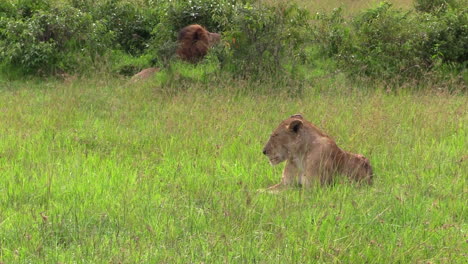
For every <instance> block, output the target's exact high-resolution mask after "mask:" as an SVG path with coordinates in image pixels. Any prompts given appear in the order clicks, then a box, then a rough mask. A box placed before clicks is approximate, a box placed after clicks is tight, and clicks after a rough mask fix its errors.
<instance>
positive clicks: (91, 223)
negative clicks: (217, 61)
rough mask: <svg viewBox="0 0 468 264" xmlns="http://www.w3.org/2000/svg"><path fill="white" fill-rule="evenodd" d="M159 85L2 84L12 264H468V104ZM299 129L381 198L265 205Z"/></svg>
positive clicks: (272, 198) (366, 195)
mask: <svg viewBox="0 0 468 264" xmlns="http://www.w3.org/2000/svg"><path fill="white" fill-rule="evenodd" d="M191 74H193V72H192V73H191ZM165 78H167V77H165ZM158 81H161V80H158ZM156 83H157V82H151V81H150V82H147V83H138V84H135V85H130V84H128V83H127V81H125V80H123V81H122V80H116V79H108V78H100V79H94V80H81V81H80V80H78V81H75V82H71V83H62V82H57V81H46V82H34V81H21V82H1V84H0V262H2V263H72V262H77V263H220V262H226V263H255V262H257V263H310V262H327V263H328V262H345V263H365V262H367V263H428V262H430V263H464V261H465V260H466V252H467V249H468V248H467V243H466V241H465V240H466V236H467V233H466V230H467V228H468V226H467V222H468V221H467V220H468V215H467V207H466V206H467V205H466V199H467V191H468V190H467V186H468V182H467V172H468V167H467V164H468V163H467V162H468V160H467V155H468V153H467V152H466V150H467V149H468V142H467V140H466V139H467V138H468V135H467V131H468V109H467V105H468V99H467V97H466V95H464V94H460V95H456V94H455V95H450V94H447V93H444V92H426V93H424V94H423V93H419V92H401V93H398V92H392V93H387V92H385V91H384V90H383V89H376V90H374V91H369V92H365V91H362V90H361V92H357V91H356V90H353V89H352V88H346V87H344V86H347V85H348V84H343V83H342V82H339V81H336V82H331V81H329V80H327V81H324V82H322V83H320V84H317V85H320V86H316V87H311V86H306V87H304V90H303V93H302V94H301V95H300V96H291V94H290V93H289V92H288V91H285V92H279V91H276V92H269V94H267V93H265V92H262V91H258V92H255V87H249V85H252V84H247V83H242V82H241V81H238V82H234V83H232V82H228V81H219V82H217V83H213V82H211V83H208V84H207V83H204V82H197V83H195V84H191V85H188V86H186V87H181V86H179V87H178V86H177V85H175V84H174V85H160V84H156ZM161 83H164V82H162V81H161ZM181 83H184V82H181ZM336 86H339V87H336ZM341 86H343V87H341ZM168 89H174V90H172V91H168ZM319 89H321V92H316V91H317V90H319ZM337 90H341V91H340V92H338V91H337ZM239 91H242V92H239ZM294 113H302V114H303V115H304V116H305V117H306V118H307V119H309V120H310V121H312V122H314V123H315V124H316V125H317V126H319V127H320V128H322V129H323V130H324V131H326V132H327V133H328V134H329V135H331V136H332V137H334V138H335V140H336V141H337V142H338V144H339V145H340V146H342V147H343V148H344V149H346V150H350V151H354V152H359V153H362V154H364V155H366V156H367V157H369V158H370V160H371V162H372V165H373V167H374V170H375V174H376V176H375V184H374V185H373V186H369V187H358V186H353V185H351V184H348V183H343V182H342V183H338V184H336V185H334V186H330V187H322V188H317V189H311V190H301V189H300V188H291V189H290V190H287V191H285V192H282V193H280V194H278V195H270V194H265V193H259V192H257V189H260V188H265V187H267V186H269V185H272V184H274V183H277V182H278V181H279V179H280V174H281V168H282V166H283V165H279V166H277V167H271V166H270V165H269V164H268V161H267V159H266V158H265V157H264V156H263V155H262V153H261V149H262V146H263V144H264V143H265V142H266V141H267V139H268V136H269V134H270V132H271V131H272V129H273V128H274V127H275V126H276V125H277V124H278V123H279V122H280V121H281V120H282V119H284V118H286V117H288V116H289V115H291V114H294Z"/></svg>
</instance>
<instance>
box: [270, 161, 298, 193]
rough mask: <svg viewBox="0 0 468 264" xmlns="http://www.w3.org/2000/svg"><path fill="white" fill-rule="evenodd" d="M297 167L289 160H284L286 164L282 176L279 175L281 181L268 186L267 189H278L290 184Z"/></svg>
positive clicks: (294, 176) (292, 181) (295, 174)
mask: <svg viewBox="0 0 468 264" xmlns="http://www.w3.org/2000/svg"><path fill="white" fill-rule="evenodd" d="M298 172H299V169H298V168H297V167H296V165H295V164H294V163H293V162H291V161H290V160H288V161H286V166H285V167H284V170H283V176H282V177H281V182H280V183H278V184H275V185H273V186H270V187H268V189H267V190H279V189H281V188H283V187H285V186H288V185H292V184H293V183H294V179H295V178H296V177H297V174H298Z"/></svg>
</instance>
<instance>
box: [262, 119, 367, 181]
mask: <svg viewBox="0 0 468 264" xmlns="http://www.w3.org/2000/svg"><path fill="white" fill-rule="evenodd" d="M263 154H265V155H267V156H268V158H269V160H270V163H271V164H272V165H276V164H278V163H281V162H283V161H286V166H285V168H284V171H283V176H282V179H281V182H280V183H279V184H276V185H274V186H271V187H270V188H268V189H270V190H275V189H280V188H282V187H284V186H287V185H291V184H293V183H294V182H295V181H296V179H297V181H298V182H299V184H301V185H302V186H304V187H309V186H311V185H312V184H315V183H320V184H328V183H331V182H332V181H333V178H334V176H335V175H336V174H343V175H346V176H348V177H349V178H350V179H352V180H354V181H357V182H361V181H363V182H366V183H369V184H371V183H372V177H373V175H372V168H371V166H370V162H369V160H368V159H367V158H366V157H364V156H363V155H360V154H354V153H350V152H347V151H344V150H342V149H341V148H339V147H338V146H337V145H336V143H335V141H334V140H333V139H331V138H330V137H328V136H327V135H326V134H324V133H323V132H322V131H320V130H319V129H318V128H317V127H315V126H314V125H313V124H312V123H310V122H308V121H307V120H305V119H304V118H303V117H302V116H301V115H293V116H291V117H290V118H288V119H286V120H284V121H283V122H281V124H280V125H279V126H278V127H277V128H276V129H275V130H274V131H273V133H272V134H271V137H270V139H269V140H268V142H267V144H266V145H265V147H264V149H263Z"/></svg>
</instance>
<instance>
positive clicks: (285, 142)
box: [263, 115, 303, 165]
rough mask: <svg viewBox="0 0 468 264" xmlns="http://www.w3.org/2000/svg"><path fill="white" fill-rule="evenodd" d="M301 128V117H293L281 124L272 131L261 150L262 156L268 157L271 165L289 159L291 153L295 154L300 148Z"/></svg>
mask: <svg viewBox="0 0 468 264" xmlns="http://www.w3.org/2000/svg"><path fill="white" fill-rule="evenodd" d="M302 126H303V118H302V116H301V115H293V116H291V117H290V118H288V119H286V120H284V121H283V122H281V124H280V125H279V126H278V127H277V128H276V129H275V130H274V131H273V133H272V134H271V136H270V139H269V140H268V142H267V143H266V145H265V147H264V148H263V154H264V155H266V156H267V157H268V159H269V160H270V163H271V164H272V165H276V164H278V163H281V162H283V161H285V160H287V159H288V158H290V155H291V153H297V152H298V149H299V148H300V146H301V138H300V134H301V133H300V132H301V128H302Z"/></svg>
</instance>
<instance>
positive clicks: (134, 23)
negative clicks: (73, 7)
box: [75, 0, 159, 56]
mask: <svg viewBox="0 0 468 264" xmlns="http://www.w3.org/2000/svg"><path fill="white" fill-rule="evenodd" d="M75 1H76V0H75ZM91 13H92V15H93V18H94V20H96V21H103V23H104V24H105V25H106V27H107V30H109V31H112V32H113V33H114V34H115V42H114V43H115V44H116V46H115V47H112V48H115V49H121V50H124V51H125V52H127V53H129V54H131V55H134V56H136V55H141V54H142V53H143V52H144V51H145V49H146V48H148V45H147V43H148V40H149V39H150V37H151V32H152V30H153V27H154V26H155V25H156V24H158V22H159V18H158V17H157V16H155V15H152V13H151V12H150V11H148V9H145V8H142V7H138V6H136V5H135V4H132V3H131V2H125V1H121V0H106V1H104V2H102V3H98V4H97V5H96V6H95V8H94V9H93V10H91Z"/></svg>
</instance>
